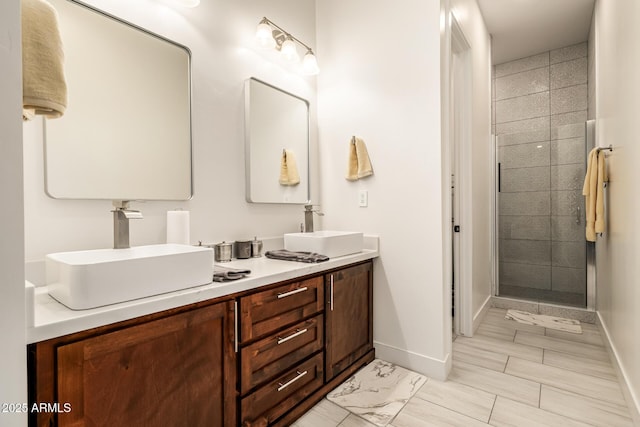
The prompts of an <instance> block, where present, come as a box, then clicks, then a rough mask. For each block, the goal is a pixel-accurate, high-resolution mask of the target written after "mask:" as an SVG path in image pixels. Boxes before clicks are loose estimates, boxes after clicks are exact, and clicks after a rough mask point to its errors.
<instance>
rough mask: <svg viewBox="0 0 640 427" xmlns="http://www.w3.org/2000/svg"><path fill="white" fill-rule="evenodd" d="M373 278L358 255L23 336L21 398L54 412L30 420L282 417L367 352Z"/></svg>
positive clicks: (282, 421) (201, 422) (219, 421)
mask: <svg viewBox="0 0 640 427" xmlns="http://www.w3.org/2000/svg"><path fill="white" fill-rule="evenodd" d="M372 286H373V279H372V262H371V261H365V262H362V263H358V264H353V265H350V266H347V267H344V268H340V269H336V270H331V271H328V272H327V273H320V274H314V275H309V276H306V277H303V278H301V279H294V280H289V281H286V282H281V283H277V284H273V285H268V286H264V287H261V288H259V289H255V290H250V291H245V292H241V293H238V294H234V295H229V296H227V297H224V299H222V298H221V299H216V300H211V301H208V302H201V303H197V304H193V305H190V306H187V307H180V308H176V309H172V310H168V311H165V312H162V313H155V314H152V315H148V316H143V317H140V318H137V319H131V320H128V321H124V322H120V323H117V324H114V325H108V326H102V327H99V328H95V329H92V330H88V331H83V332H78V333H75V334H72V335H67V336H63V337H60V338H54V339H51V340H48V341H43V342H40V343H36V344H31V345H29V347H28V357H29V383H30V384H29V401H30V402H29V405H30V407H31V406H32V405H33V404H34V403H39V402H44V403H55V402H58V403H60V408H61V409H62V410H61V411H57V412H56V413H52V412H42V413H32V414H31V416H30V420H29V425H30V426H47V427H49V426H55V425H57V426H85V425H86V426H94V425H95V426H133V425H140V426H157V425H162V426H189V427H191V426H207V427H215V426H224V427H230V426H238V425H242V426H243V427H244V426H246V427H248V426H267V425H274V426H288V425H290V424H292V423H293V422H294V421H295V420H296V419H297V418H299V417H300V416H301V415H303V414H304V413H305V412H306V411H308V410H309V409H311V407H313V406H314V405H315V404H316V403H317V402H319V401H320V400H321V399H322V398H323V397H324V396H325V395H326V394H327V393H328V392H329V391H331V390H332V389H333V388H335V387H337V386H338V385H339V384H340V383H342V382H343V381H345V380H346V379H347V378H348V377H349V376H350V375H353V373H355V372H356V371H357V370H358V369H360V368H361V367H362V366H364V365H365V364H367V363H369V362H370V361H371V360H373V358H374V350H373V333H372V331H373V322H372V320H373V319H372V314H373V304H372V300H373V288H372ZM236 309H237V312H236ZM65 403H67V404H69V406H70V409H71V410H70V411H68V412H66V411H64V408H65V407H64V406H63V405H64V404H65Z"/></svg>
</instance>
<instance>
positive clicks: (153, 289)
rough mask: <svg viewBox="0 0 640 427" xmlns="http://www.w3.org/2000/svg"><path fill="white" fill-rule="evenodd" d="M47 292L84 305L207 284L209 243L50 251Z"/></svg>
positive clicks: (210, 262) (77, 305)
mask: <svg viewBox="0 0 640 427" xmlns="http://www.w3.org/2000/svg"><path fill="white" fill-rule="evenodd" d="M45 264H46V280H47V285H48V291H49V295H51V296H52V297H53V298H55V299H56V300H58V301H60V302H61V303H62V304H64V305H66V306H67V307H69V308H71V309H73V310H84V309H88V308H94V307H100V306H103V305H109V304H115V303H119V302H123V301H130V300H133V299H137V298H144V297H148V296H152V295H158V294H162V293H165V292H172V291H177V290H179V289H185V288H190V287H193V286H199V285H204V284H207V283H211V281H212V279H213V250H212V249H211V248H205V247H199V246H189V245H178V244H166V245H150V246H137V247H133V248H128V249H98V250H90V251H78V252H60V253H55V254H49V255H47V256H46V258H45Z"/></svg>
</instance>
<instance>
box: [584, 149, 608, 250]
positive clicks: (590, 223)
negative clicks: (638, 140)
mask: <svg viewBox="0 0 640 427" xmlns="http://www.w3.org/2000/svg"><path fill="white" fill-rule="evenodd" d="M608 179H609V178H608V175H607V165H606V162H605V154H604V153H603V152H601V151H598V149H597V148H594V149H593V150H591V152H589V159H588V162H587V174H586V176H585V177H584V185H583V187H582V194H583V195H584V196H585V200H584V201H585V209H586V211H587V225H586V229H585V236H586V238H587V240H588V241H589V242H595V241H596V234H597V233H603V232H604V231H605V221H604V183H605V182H606V181H608Z"/></svg>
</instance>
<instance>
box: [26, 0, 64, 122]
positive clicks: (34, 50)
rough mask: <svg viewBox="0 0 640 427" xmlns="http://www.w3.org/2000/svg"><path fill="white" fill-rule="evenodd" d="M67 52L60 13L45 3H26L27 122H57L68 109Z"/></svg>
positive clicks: (27, 1)
mask: <svg viewBox="0 0 640 427" xmlns="http://www.w3.org/2000/svg"><path fill="white" fill-rule="evenodd" d="M63 62H64V52H63V50H62V39H61V38H60V31H59V28H58V15H57V12H56V10H55V9H54V8H53V6H51V5H50V4H49V3H47V2H46V1H45V0H22V92H23V106H24V111H23V119H24V120H28V119H29V118H32V117H33V115H34V114H40V115H44V116H46V117H48V118H57V117H60V116H62V115H63V114H64V111H65V109H66V107H67V84H66V81H65V77H64V68H63Z"/></svg>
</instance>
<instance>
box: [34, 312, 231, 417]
mask: <svg viewBox="0 0 640 427" xmlns="http://www.w3.org/2000/svg"><path fill="white" fill-rule="evenodd" d="M174 311H178V312H177V313H173V312H174ZM233 311H234V303H233V302H232V301H227V302H220V303H216V304H211V305H206V306H201V307H197V308H192V309H190V310H187V311H182V312H179V310H172V311H171V312H165V314H160V315H152V316H146V317H144V318H140V319H134V320H133V321H127V322H122V323H121V324H117V325H114V326H110V327H101V328H97V329H95V330H91V331H86V332H82V333H78V334H74V335H70V336H67V337H61V338H56V339H53V340H49V341H44V342H41V343H37V344H33V345H30V346H29V362H30V365H31V366H30V382H31V387H30V400H31V402H30V407H31V405H32V404H33V403H41V402H44V403H54V402H58V403H59V408H60V409H59V410H57V411H55V412H46V411H45V412H42V413H32V414H31V418H30V425H32V426H33V425H37V426H50V425H58V426H134V425H138V426H160V425H162V426H221V427H222V426H225V427H226V426H229V427H230V426H235V425H236V424H237V422H236V364H235V352H234V338H235V337H234V328H235V323H234V312H233ZM65 404H67V405H66V406H65ZM65 409H69V410H68V411H66V410H65Z"/></svg>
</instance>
